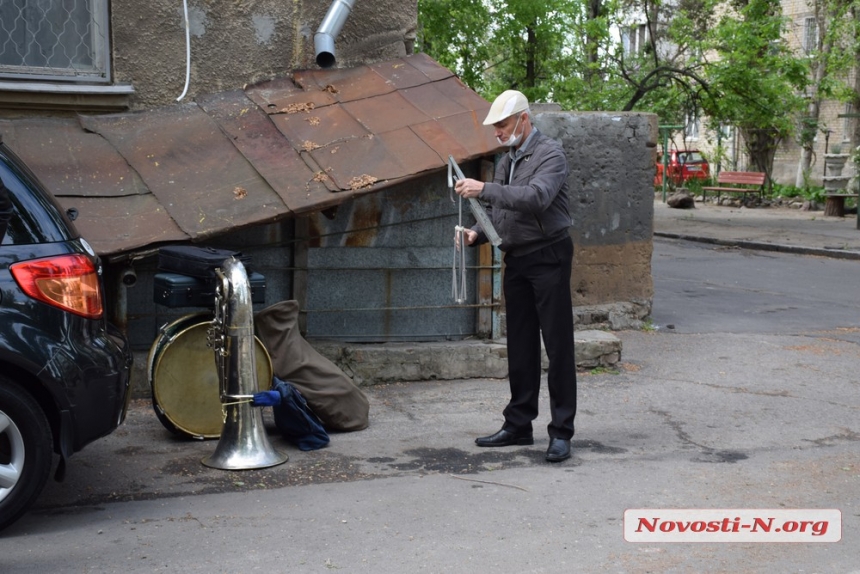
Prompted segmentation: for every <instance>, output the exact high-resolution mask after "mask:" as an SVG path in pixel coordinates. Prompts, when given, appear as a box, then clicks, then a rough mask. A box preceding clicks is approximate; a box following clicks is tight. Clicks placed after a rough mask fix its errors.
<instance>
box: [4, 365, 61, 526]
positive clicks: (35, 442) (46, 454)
mask: <svg viewBox="0 0 860 574" xmlns="http://www.w3.org/2000/svg"><path fill="white" fill-rule="evenodd" d="M52 462H53V448H52V439H51V427H50V425H49V424H48V419H47V418H46V417H45V413H43V412H42V409H41V408H40V407H39V404H38V403H37V402H36V401H35V400H34V399H33V398H32V397H31V396H30V395H29V394H27V393H26V392H24V390H23V389H22V388H21V387H20V386H18V385H17V384H15V383H14V382H13V381H11V380H10V379H8V378H7V377H4V376H2V375H0V530H2V529H3V528H5V527H7V526H8V525H10V524H12V523H13V522H15V521H16V520H18V518H20V517H21V515H22V514H24V513H25V512H26V511H27V509H28V508H29V507H30V506H31V505H32V504H33V502H35V500H36V497H38V496H39V493H41V492H42V489H43V488H44V486H45V483H46V482H47V480H48V475H49V474H50V472H51V464H52Z"/></svg>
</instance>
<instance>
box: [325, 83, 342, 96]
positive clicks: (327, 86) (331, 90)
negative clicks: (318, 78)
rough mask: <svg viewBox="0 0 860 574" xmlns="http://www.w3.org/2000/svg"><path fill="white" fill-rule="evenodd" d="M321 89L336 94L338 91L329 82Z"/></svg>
mask: <svg viewBox="0 0 860 574" xmlns="http://www.w3.org/2000/svg"><path fill="white" fill-rule="evenodd" d="M323 91H324V92H328V93H330V94H336V93H337V92H338V89H337V88H335V87H334V86H332V85H331V84H327V85H326V87H324V88H323Z"/></svg>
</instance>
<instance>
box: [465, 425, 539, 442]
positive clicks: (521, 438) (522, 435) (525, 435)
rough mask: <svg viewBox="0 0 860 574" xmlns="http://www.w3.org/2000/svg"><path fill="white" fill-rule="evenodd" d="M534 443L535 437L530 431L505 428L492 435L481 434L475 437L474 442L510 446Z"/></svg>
mask: <svg viewBox="0 0 860 574" xmlns="http://www.w3.org/2000/svg"><path fill="white" fill-rule="evenodd" d="M534 443H535V439H534V437H533V436H532V433H531V431H525V432H510V431H506V430H505V429H502V430H500V431H499V432H497V433H496V434H494V435H490V436H482V437H480V438H476V439H475V444H476V445H478V446H511V445H521V444H534Z"/></svg>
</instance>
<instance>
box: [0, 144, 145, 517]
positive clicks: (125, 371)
mask: <svg viewBox="0 0 860 574" xmlns="http://www.w3.org/2000/svg"><path fill="white" fill-rule="evenodd" d="M102 273H103V268H102V264H101V261H100V260H99V258H98V257H97V256H96V254H95V252H94V251H93V250H92V248H91V247H90V246H89V245H88V244H87V242H86V241H85V240H84V239H83V238H81V236H80V235H79V234H78V233H77V231H76V230H75V228H74V226H73V225H72V223H71V222H70V220H69V219H68V217H67V216H66V214H65V213H64V212H63V211H62V209H61V208H60V206H59V205H58V204H57V203H56V201H55V199H54V198H53V196H52V195H50V194H49V193H48V192H47V191H45V189H44V188H43V187H42V185H41V184H40V183H39V181H38V180H37V179H36V177H35V176H34V175H33V173H32V172H31V171H30V170H29V169H28V168H27V167H26V166H25V165H24V164H23V162H22V161H21V160H20V159H19V158H18V157H17V156H15V155H14V154H13V153H12V152H11V151H10V150H9V148H8V147H6V146H5V145H4V144H3V140H2V135H0V529H2V528H4V527H6V526H8V525H9V524H11V523H12V522H14V521H15V520H17V519H18V518H20V517H21V515H22V514H24V512H26V510H27V509H28V508H29V507H30V506H31V505H32V504H33V502H34V501H35V500H36V497H37V496H38V495H39V493H40V492H41V491H42V489H43V487H44V486H45V483H46V481H47V480H48V476H49V475H50V473H51V468H52V465H53V461H54V460H53V459H54V453H57V454H59V463H58V465H57V470H56V474H55V477H56V479H57V480H62V478H63V474H64V472H65V464H66V459H67V458H68V457H69V456H71V455H72V453H74V452H76V451H79V450H80V449H82V448H83V447H84V446H85V445H87V444H88V443H90V442H92V441H94V440H95V439H97V438H99V437H102V436H105V435H107V434H109V433H110V432H112V431H113V430H114V429H115V428H116V427H117V426H118V425H119V424H120V423H121V422H122V421H123V419H124V418H125V413H126V408H127V406H128V402H127V401H128V396H129V372H130V368H131V352H130V349H129V346H128V341H127V340H126V339H125V337H124V336H123V335H122V334H121V333H120V332H119V331H118V330H117V329H115V328H114V327H111V326H110V325H109V324H108V323H107V321H106V319H105V316H104V285H103V277H102Z"/></svg>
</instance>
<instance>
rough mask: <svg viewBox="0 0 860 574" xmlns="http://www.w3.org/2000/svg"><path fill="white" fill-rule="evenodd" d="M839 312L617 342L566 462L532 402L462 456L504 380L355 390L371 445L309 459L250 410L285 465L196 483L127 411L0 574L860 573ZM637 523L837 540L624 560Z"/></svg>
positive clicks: (487, 422) (823, 228) (710, 547)
mask: <svg viewBox="0 0 860 574" xmlns="http://www.w3.org/2000/svg"><path fill="white" fill-rule="evenodd" d="M654 229H655V235H656V236H658V237H668V238H683V239H687V240H691V241H696V242H704V243H715V244H719V245H732V246H738V247H744V248H749V249H760V250H768V251H785V252H787V253H801V254H808V255H826V256H828V257H837V258H843V259H845V258H848V259H851V258H855V256H856V258H860V231H858V230H857V229H856V222H855V220H854V219H853V217H846V218H844V219H838V220H837V219H835V218H824V217H822V215H821V212H817V213H816V212H811V213H809V212H800V211H793V210H788V209H784V208H760V209H746V208H740V209H736V208H729V207H715V206H710V205H706V206H702V205H700V204H697V206H696V208H695V209H691V210H677V209H671V208H669V207H667V206H666V205H664V204H662V202H660V201H659V200H658V201H656V202H655V225H654ZM716 255H718V256H719V257H731V256H732V253H731V252H729V253H726V252H724V251H722V252H720V253H718V254H716ZM826 263H827V262H825V265H824V266H822V267H821V268H822V269H828V268H829V266H827V265H826ZM831 263H834V265H835V264H836V262H831ZM849 264H853V261H851V262H848V261H846V262H839V265H840V266H843V265H849ZM857 265H860V262H858V263H857ZM816 269H818V267H816ZM858 270H860V267H858ZM822 272H826V271H822ZM840 273H841V274H843V275H842V276H844V274H845V273H846V271H845V270H844V269H840ZM848 273H849V274H850V269H849V270H848ZM856 309H857V307H856V306H854V307H848V306H846V313H845V316H844V322H842V321H840V320H839V319H838V318H837V319H836V321H837V322H838V324H835V325H831V324H828V325H827V328H826V329H822V328H820V326H818V325H815V324H810V325H807V326H804V327H798V328H794V327H792V328H791V329H784V330H780V331H778V332H769V331H768V330H767V329H766V328H764V327H762V329H760V330H759V331H758V332H756V331H755V330H754V329H749V330H744V331H743V332H732V331H731V330H727V329H715V330H712V332H708V333H676V332H670V331H668V330H666V329H658V330H642V331H623V332H619V333H618V336H619V337H620V338H621V339H622V341H623V351H622V361H621V363H620V364H619V366H618V369H617V370H614V371H609V370H606V369H599V370H596V371H593V372H589V373H581V374H580V376H579V393H578V394H579V410H578V415H577V433H576V436H575V437H574V440H573V450H574V455H573V457H572V458H571V459H570V460H568V461H565V462H562V463H557V464H550V463H547V462H546V461H545V460H544V452H545V450H546V445H547V437H546V436H545V430H544V428H545V427H544V425H545V424H546V423H547V422H548V420H547V412H548V402H549V397H548V396H547V393H546V389H545V387H544V389H542V392H541V397H540V415H539V417H538V419H537V420H536V421H535V439H536V442H535V445H534V446H518V447H510V448H502V449H482V448H478V447H477V446H476V445H475V444H474V442H473V441H474V438H475V437H476V436H480V435H483V434H489V433H492V432H494V431H495V430H497V429H498V428H499V426H500V425H501V422H502V420H501V411H502V409H503V407H504V404H505V402H506V398H507V392H508V391H507V381H506V380H504V379H491V378H486V379H469V380H459V381H424V382H410V383H394V384H386V385H378V386H374V387H367V388H366V389H365V391H366V393H367V395H368V397H369V399H370V403H371V424H370V427H369V428H367V429H366V430H363V431H359V432H354V433H342V434H333V435H332V442H331V444H330V445H329V446H328V447H326V448H325V449H322V450H319V451H311V452H302V451H299V450H297V449H296V448H295V447H293V446H291V445H289V444H288V443H286V442H285V441H284V440H283V439H282V438H281V437H279V436H277V433H276V431H275V429H274V428H273V427H272V425H271V420H270V415H269V414H268V413H267V415H266V417H267V418H266V422H267V426H268V428H269V431H270V434H269V436H270V437H271V441H272V443H273V445H274V446H275V447H276V448H278V449H280V450H283V451H284V452H287V453H288V454H289V457H290V458H289V460H288V461H287V462H286V463H285V464H283V465H280V466H276V467H272V468H269V469H262V470H247V471H219V470H214V469H211V468H208V467H205V466H203V465H202V464H201V463H200V460H201V459H202V458H203V457H205V456H208V455H209V454H211V453H212V452H213V451H214V449H215V446H216V443H215V442H214V441H187V440H181V439H179V438H177V437H175V436H173V435H171V434H170V433H169V432H167V431H166V429H164V428H163V427H162V426H161V424H160V423H159V422H158V420H157V419H156V417H155V415H154V414H153V412H152V408H151V406H150V404H148V402H147V401H145V400H137V401H135V402H134V403H133V405H132V408H131V410H130V412H129V417H128V420H127V422H126V423H125V424H124V425H123V426H122V427H121V428H120V429H118V430H117V431H116V432H115V433H113V434H112V435H110V436H108V437H105V438H104V439H101V440H99V441H97V442H95V443H93V444H92V445H89V446H88V447H87V448H86V449H84V450H83V451H82V452H81V453H78V454H76V455H75V456H74V457H73V458H72V459H71V461H70V464H69V468H68V472H67V479H66V482H64V483H62V484H57V483H54V482H51V483H49V485H48V488H47V489H46V491H45V493H44V495H43V496H42V498H41V499H40V500H39V502H38V504H37V505H36V507H35V508H34V510H33V511H32V512H30V513H29V514H28V515H26V516H25V517H24V518H23V519H22V520H21V521H19V522H18V523H17V524H15V525H13V526H12V527H11V528H9V529H8V530H7V531H6V532H5V533H4V534H3V536H2V537H0V572H3V573H4V574H22V573H29V572H34V573H39V574H41V573H44V572H105V573H113V572H122V573H123V574H133V573H137V572H207V573H214V572H226V573H233V572H257V571H261V572H331V571H340V572H355V573H365V572H366V573H373V574H387V573H392V574H394V573H396V574H402V573H404V572H437V573H471V572H478V573H484V572H493V573H511V574H521V573H526V572H536V573H553V574H554V573H563V572H586V573H591V572H619V573H628V572H629V573H646V572H660V573H663V572H682V573H686V572H697V573H698V572H702V573H723V572H747V573H758V572H761V573H764V572H768V573H770V572H797V573H800V572H804V573H820V574H825V573H827V574H829V573H834V574H860V550H858V548H860V494H858V493H860V452H858V448H857V447H858V443H860V423H858V421H860V416H858V413H860V399H858V397H860V393H858V390H860V387H858V385H860V383H859V382H858V380H860V377H858V375H857V364H858V360H857V359H858V358H860V349H858V343H857V342H856V340H855V338H854V337H853V335H852V336H851V337H848V336H843V334H844V333H846V332H850V333H852V334H853V333H856V332H857V331H858V330H860V325H858V319H857V313H856ZM762 317H763V318H762V321H766V320H767V316H766V315H762ZM831 321H832V320H831ZM635 509H648V512H647V513H646V515H647V516H653V517H655V519H656V517H658V516H659V517H662V516H664V511H666V510H668V511H669V512H671V511H677V510H688V511H690V513H691V514H688V516H692V517H693V519H692V520H694V521H695V517H697V516H704V514H702V513H703V512H705V511H714V510H718V511H720V512H722V516H724V517H725V518H724V520H725V521H726V522H724V524H725V525H729V526H731V525H732V524H739V521H741V518H740V517H741V516H742V517H748V516H751V515H752V514H755V515H756V516H760V517H762V518H764V519H766V517H767V516H768V515H771V514H775V511H786V510H787V511H792V512H796V514H795V515H794V517H795V519H796V520H794V521H782V522H779V525H782V526H784V527H785V530H786V531H787V530H789V526H790V525H791V526H790V528H791V529H792V530H795V531H796V530H797V529H798V528H799V525H800V524H801V523H802V522H804V521H807V522H808V525H810V526H811V525H812V524H813V522H815V521H816V520H818V516H819V515H818V514H817V512H818V511H820V510H830V511H836V512H837V514H838V516H839V517H840V524H838V525H837V524H833V526H832V528H831V530H830V535H831V537H830V538H828V539H827V540H828V541H825V538H826V537H825V538H821V537H819V538H816V537H815V536H813V535H812V532H811V531H810V530H809V529H807V534H809V536H807V537H806V538H804V539H803V540H802V541H801V542H796V543H787V542H785V541H784V539H782V538H780V537H781V536H782V535H783V534H781V533H779V532H776V531H773V532H772V533H769V534H772V536H770V537H767V538H766V539H765V540H763V541H758V542H754V541H749V540H740V539H731V538H729V537H725V538H724V539H723V540H722V541H716V542H715V541H713V540H709V541H688V542H673V541H670V540H667V539H661V538H660V536H659V532H658V533H657V534H658V536H655V537H652V538H651V539H649V540H647V541H633V540H631V539H630V537H629V536H626V535H625V511H632V510H635ZM751 513H752V514H751ZM756 513H758V514H756ZM665 515H666V516H669V513H666V514H665ZM736 518H737V520H736ZM744 519H746V518H744ZM688 520H689V519H688ZM819 522H820V521H819ZM661 524H668V525H669V526H672V525H673V524H674V525H675V527H678V526H679V525H680V524H682V523H681V522H675V523H667V522H662V523H661ZM690 524H695V522H690ZM828 524H829V523H828ZM738 528H740V525H739V526H738ZM640 530H641V527H640ZM657 530H658V531H659V528H657ZM664 532H665V531H664ZM628 534H629V533H628ZM834 535H836V536H834ZM834 539H835V540H836V541H833V540H834Z"/></svg>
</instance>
